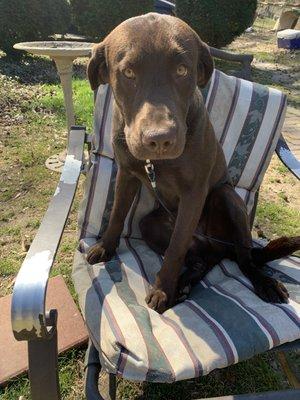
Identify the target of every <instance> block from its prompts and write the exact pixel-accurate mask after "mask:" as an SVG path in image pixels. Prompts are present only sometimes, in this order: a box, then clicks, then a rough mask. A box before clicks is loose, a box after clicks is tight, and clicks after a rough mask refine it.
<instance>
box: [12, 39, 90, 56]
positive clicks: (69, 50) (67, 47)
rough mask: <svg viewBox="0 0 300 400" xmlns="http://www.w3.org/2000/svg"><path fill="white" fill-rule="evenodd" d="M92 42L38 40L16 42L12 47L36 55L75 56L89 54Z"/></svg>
mask: <svg viewBox="0 0 300 400" xmlns="http://www.w3.org/2000/svg"><path fill="white" fill-rule="evenodd" d="M94 44H95V43H90V42H69V41H45V42H43V41H39V42H22V43H16V44H15V45H14V48H15V49H17V50H26V51H28V52H29V53H32V54H37V55H44V56H50V57H55V56H57V57H73V58H76V57H85V56H90V54H91V49H92V47H93V46H94Z"/></svg>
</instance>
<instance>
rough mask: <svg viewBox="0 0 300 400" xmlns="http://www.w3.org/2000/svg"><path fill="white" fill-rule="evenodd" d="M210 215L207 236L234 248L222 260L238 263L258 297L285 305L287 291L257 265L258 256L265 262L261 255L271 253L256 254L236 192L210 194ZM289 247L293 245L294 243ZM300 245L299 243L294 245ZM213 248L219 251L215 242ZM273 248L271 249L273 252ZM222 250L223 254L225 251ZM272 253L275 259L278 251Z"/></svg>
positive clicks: (223, 190) (225, 189)
mask: <svg viewBox="0 0 300 400" xmlns="http://www.w3.org/2000/svg"><path fill="white" fill-rule="evenodd" d="M207 211H208V217H207V219H208V225H207V231H206V233H207V234H209V235H211V236H213V237H219V238H221V239H223V240H224V239H225V240H226V241H228V242H231V243H232V244H233V246H232V247H230V246H228V247H227V251H224V254H223V257H222V258H225V257H228V258H230V259H232V260H234V261H236V262H237V264H238V266H239V268H240V270H241V271H242V273H243V274H244V275H245V276H246V277H247V278H248V279H249V280H250V281H251V283H252V285H253V288H254V291H255V293H256V294H257V295H258V296H259V297H260V298H261V299H263V300H264V301H266V302H272V303H286V302H287V301H288V292H287V290H286V288H285V287H284V286H283V284H282V283H280V282H278V281H277V280H276V279H273V278H271V277H268V276H266V275H264V273H263V272H262V270H261V268H260V266H259V265H258V264H257V263H256V261H257V258H258V256H256V254H260V255H261V258H262V254H265V256H267V253H268V251H267V250H266V251H265V253H263V251H259V250H258V251H256V252H255V251H254V249H253V245H252V237H251V231H250V225H249V221H248V215H247V211H246V207H245V204H244V203H243V201H242V200H241V198H240V197H239V196H238V194H237V193H236V192H235V191H234V189H233V188H232V187H230V186H229V185H224V186H222V187H219V188H217V189H216V190H215V191H214V192H213V193H212V194H211V197H210V199H209V203H208V208H207ZM288 243H289V244H291V242H288ZM297 243H298V242H297V241H296V243H294V245H295V244H297ZM211 244H212V251H213V248H218V247H219V246H218V245H217V244H213V242H211ZM271 247H272V246H270V248H269V250H270V251H271ZM281 248H283V247H281ZM285 249H286V247H285ZM289 249H291V247H289ZM220 250H221V251H222V249H220ZM224 250H225V247H224ZM273 250H274V251H273V252H272V255H273V256H274V254H275V249H273ZM226 252H227V255H226ZM269 253H270V252H269ZM276 254H279V253H278V252H277V253H276ZM269 255H270V254H269Z"/></svg>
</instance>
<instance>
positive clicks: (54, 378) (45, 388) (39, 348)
mask: <svg viewBox="0 0 300 400" xmlns="http://www.w3.org/2000/svg"><path fill="white" fill-rule="evenodd" d="M28 359H29V379H30V388H31V398H32V400H60V398H61V397H60V390H59V378H58V363H57V361H58V360H57V330H56V327H54V328H53V335H52V336H51V338H50V339H40V340H32V341H29V342H28Z"/></svg>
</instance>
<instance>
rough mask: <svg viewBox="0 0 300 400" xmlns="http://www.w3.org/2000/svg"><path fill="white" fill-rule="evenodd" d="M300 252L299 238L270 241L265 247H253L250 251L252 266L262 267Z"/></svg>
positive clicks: (282, 238) (284, 237)
mask: <svg viewBox="0 0 300 400" xmlns="http://www.w3.org/2000/svg"><path fill="white" fill-rule="evenodd" d="M298 250H300V236H295V237H286V236H283V237H281V238H279V239H275V240H271V241H270V242H269V243H268V244H267V246H265V247H255V248H253V249H252V251H251V255H252V259H253V262H254V264H256V265H263V264H265V263H267V262H269V261H273V260H277V259H278V258H282V257H286V256H289V255H291V254H292V253H294V252H295V251H298Z"/></svg>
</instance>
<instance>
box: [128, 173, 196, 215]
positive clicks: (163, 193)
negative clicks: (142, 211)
mask: <svg viewBox="0 0 300 400" xmlns="http://www.w3.org/2000/svg"><path fill="white" fill-rule="evenodd" d="M132 173H133V175H135V176H136V177H137V178H138V179H139V180H140V181H141V182H142V184H143V185H145V186H147V187H148V188H149V190H150V191H152V192H153V193H154V190H153V187H152V185H151V183H150V180H149V177H148V176H147V173H146V171H145V169H144V168H139V169H138V170H134V171H132ZM154 173H155V175H154V176H155V182H154V184H155V186H156V190H155V192H156V193H154V194H156V195H158V196H159V197H160V198H161V199H162V200H163V201H164V203H165V204H166V205H167V206H168V207H169V208H170V209H171V210H177V208H178V203H179V199H180V197H181V193H182V191H183V190H184V188H185V187H186V186H187V185H189V184H190V182H188V183H187V182H186V181H185V179H184V176H183V174H182V173H181V171H178V169H177V168H170V167H164V165H154Z"/></svg>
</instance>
